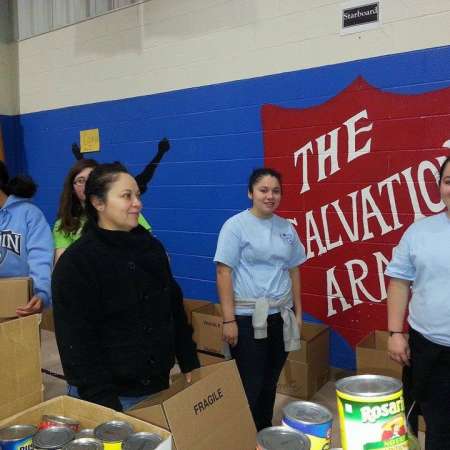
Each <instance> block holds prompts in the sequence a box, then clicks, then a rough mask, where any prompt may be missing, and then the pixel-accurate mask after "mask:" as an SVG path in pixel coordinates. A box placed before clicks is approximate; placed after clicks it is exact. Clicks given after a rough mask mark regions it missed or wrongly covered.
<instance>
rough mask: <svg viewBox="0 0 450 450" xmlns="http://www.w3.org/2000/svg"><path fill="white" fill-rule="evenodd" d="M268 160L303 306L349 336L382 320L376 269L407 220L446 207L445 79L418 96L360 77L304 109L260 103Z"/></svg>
mask: <svg viewBox="0 0 450 450" xmlns="http://www.w3.org/2000/svg"><path fill="white" fill-rule="evenodd" d="M262 123H263V133H264V153H265V154H264V157H265V165H266V166H268V167H273V168H275V169H277V170H279V171H280V172H281V173H282V175H283V182H284V191H283V199H282V202H281V204H280V208H279V213H280V215H282V216H284V217H286V218H288V219H290V220H291V221H292V223H293V224H294V225H295V226H296V229H297V232H298V234H299V236H300V239H301V240H302V242H303V244H304V245H305V249H306V252H307V257H308V260H307V261H306V263H305V264H304V266H302V301H303V305H304V306H303V308H304V311H306V312H307V313H309V314H311V315H313V316H314V317H315V318H317V319H320V320H322V321H323V322H324V323H326V324H328V325H330V326H331V327H332V328H333V329H334V330H335V331H337V332H338V333H339V334H340V335H341V336H342V337H344V339H345V340H346V341H347V342H348V343H349V344H351V345H353V346H354V345H355V344H356V343H357V342H359V340H361V339H362V338H363V337H364V336H366V335H367V334H368V333H369V332H371V331H373V330H375V329H381V330H382V329H386V326H387V319H386V302H385V300H386V286H387V282H386V281H387V280H386V279H385V277H384V275H383V272H384V269H385V267H386V264H387V263H388V261H389V260H390V259H391V256H392V251H393V248H394V247H395V246H396V245H397V243H398V241H399V239H400V238H401V236H402V234H403V233H404V232H405V230H406V229H407V227H408V226H409V225H410V224H411V223H412V222H413V221H414V220H417V219H420V218H421V217H424V216H426V215H430V214H435V213H438V212H440V211H442V210H443V209H444V204H443V203H442V201H441V200H440V197H439V189H438V186H437V174H438V168H439V166H440V164H441V163H442V162H443V160H444V159H445V158H446V156H447V155H449V154H450V150H449V148H448V147H450V140H449V139H450V88H447V89H442V90H439V91H435V92H431V93H425V94H420V95H397V94H391V93H387V92H383V91H381V90H379V89H375V88H374V87H372V86H370V85H369V84H367V83H366V81H365V80H363V79H362V78H358V79H356V80H355V81H354V82H353V83H352V84H351V85H350V86H349V87H348V88H346V89H345V90H344V91H343V92H341V93H340V94H339V95H337V96H336V97H335V98H333V99H331V100H329V101H328V102H326V103H324V104H322V105H320V106H316V107H312V108H308V109H289V108H282V107H278V106H274V105H264V106H263V107H262Z"/></svg>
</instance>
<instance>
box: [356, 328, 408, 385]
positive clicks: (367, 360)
mask: <svg viewBox="0 0 450 450" xmlns="http://www.w3.org/2000/svg"><path fill="white" fill-rule="evenodd" d="M388 338H389V333H388V332H387V331H378V330H376V331H373V332H372V333H370V334H369V335H367V336H366V337H365V338H364V339H363V340H362V341H361V342H359V344H357V346H356V368H357V372H358V374H364V373H371V374H376V375H387V376H389V377H394V378H399V379H401V378H402V366H400V364H398V363H396V362H395V361H392V360H391V359H390V358H389V356H388V353H387V341H388Z"/></svg>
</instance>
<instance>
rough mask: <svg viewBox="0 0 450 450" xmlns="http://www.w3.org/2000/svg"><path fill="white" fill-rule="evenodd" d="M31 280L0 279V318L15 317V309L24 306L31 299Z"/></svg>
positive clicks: (25, 278)
mask: <svg viewBox="0 0 450 450" xmlns="http://www.w3.org/2000/svg"><path fill="white" fill-rule="evenodd" d="M32 291H33V286H32V282H31V278H27V277H17V278H0V299H1V301H0V318H11V317H17V316H16V309H17V308H18V307H19V306H24V305H26V304H27V303H28V301H29V300H30V298H31V294H32Z"/></svg>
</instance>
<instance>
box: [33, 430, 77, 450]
mask: <svg viewBox="0 0 450 450" xmlns="http://www.w3.org/2000/svg"><path fill="white" fill-rule="evenodd" d="M74 437H75V433H74V431H73V430H72V429H70V428H66V427H54V428H44V429H42V430H39V431H38V432H37V433H36V434H35V435H34V437H33V447H34V448H35V449H36V448H44V449H45V448H49V449H51V448H62V447H64V446H65V445H66V444H67V443H68V442H70V441H71V440H73V438H74Z"/></svg>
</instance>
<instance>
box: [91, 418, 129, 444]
mask: <svg viewBox="0 0 450 450" xmlns="http://www.w3.org/2000/svg"><path fill="white" fill-rule="evenodd" d="M133 431H134V430H133V427H132V426H131V425H130V424H129V423H128V422H124V421H122V420H111V421H109V422H105V423H102V424H100V425H99V426H98V427H96V428H95V430H94V436H95V437H96V438H97V439H100V440H101V441H102V442H123V441H124V440H125V439H126V438H127V437H128V436H129V435H130V434H131V433H133Z"/></svg>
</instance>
